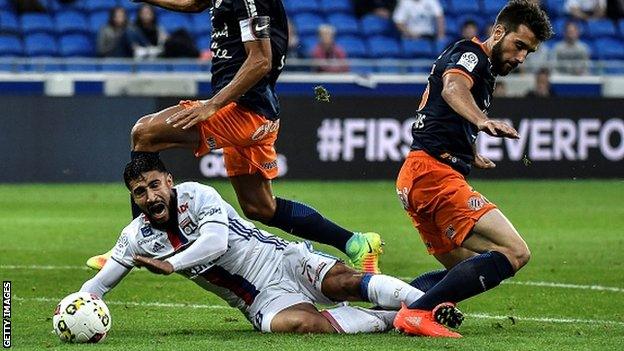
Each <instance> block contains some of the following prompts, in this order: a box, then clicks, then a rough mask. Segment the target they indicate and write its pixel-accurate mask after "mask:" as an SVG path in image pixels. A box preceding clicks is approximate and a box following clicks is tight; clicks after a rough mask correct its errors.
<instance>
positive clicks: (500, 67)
mask: <svg viewBox="0 0 624 351" xmlns="http://www.w3.org/2000/svg"><path fill="white" fill-rule="evenodd" d="M552 34H553V33H552V27H551V24H550V21H549V19H548V16H547V15H546V13H545V12H544V11H543V10H541V9H540V8H539V7H538V6H537V5H535V4H533V3H531V2H529V1H526V0H512V1H510V2H509V3H508V4H507V5H506V6H505V7H504V8H503V9H502V10H501V11H500V13H499V14H498V16H497V18H496V23H495V24H494V28H493V32H492V33H491V35H490V37H489V38H488V39H487V40H486V41H485V42H479V41H478V40H477V39H476V38H475V39H472V40H462V41H459V42H457V43H455V44H454V45H452V46H451V47H449V48H448V49H447V50H446V51H444V52H443V53H442V54H441V55H440V57H439V58H438V59H437V60H436V62H435V64H434V66H433V69H432V71H431V74H430V76H429V82H428V86H427V89H426V91H425V93H424V95H423V98H422V101H421V104H420V107H419V110H418V116H417V119H416V122H415V123H414V125H413V126H412V134H413V137H414V142H413V144H412V148H411V149H412V151H411V152H410V153H409V154H408V156H407V158H406V160H405V163H404V164H403V166H402V168H401V171H400V173H399V176H398V179H397V182H396V187H397V193H398V195H399V197H400V199H401V202H402V203H403V206H404V208H405V210H406V211H407V213H408V214H409V216H410V217H411V219H412V221H413V223H414V225H415V226H416V228H417V229H418V232H419V233H420V235H421V237H422V239H423V241H424V242H425V245H426V247H427V250H428V251H429V253H430V254H432V255H434V256H435V258H436V259H437V260H438V261H439V262H440V263H442V264H443V265H444V266H445V267H446V270H442V271H436V272H430V273H427V274H425V275H423V276H420V277H418V278H416V279H415V280H414V281H413V282H412V284H413V285H414V286H415V287H417V288H419V289H421V290H423V291H426V293H425V295H424V296H423V297H422V298H420V299H418V301H416V302H415V303H413V304H411V305H408V306H404V307H403V308H402V309H401V311H400V312H399V314H398V315H397V318H396V319H395V322H394V325H395V327H397V329H399V330H402V331H404V332H406V333H409V334H415V335H431V334H438V335H441V336H448V337H458V336H459V334H457V333H455V332H452V331H449V330H446V329H445V328H444V327H442V326H441V325H440V324H438V323H436V320H435V319H436V318H435V317H434V316H437V314H435V311H436V306H438V305H439V304H441V303H443V302H445V301H450V302H453V303H457V302H459V301H462V300H465V299H467V298H470V297H472V296H475V295H477V294H480V293H482V292H484V291H486V290H489V289H491V288H494V287H496V286H497V285H498V284H500V282H501V281H503V280H505V279H507V278H509V277H511V276H513V275H514V274H515V273H516V272H517V271H518V270H519V269H521V268H522V267H523V266H524V265H526V264H527V262H528V261H529V257H530V253H529V249H528V247H527V245H526V243H525V242H524V240H523V239H522V237H521V236H520V234H519V233H518V231H517V230H516V229H515V228H514V226H513V225H512V224H511V222H510V221H509V220H508V219H507V218H506V217H505V216H504V215H503V213H502V212H501V211H500V210H498V209H497V208H496V206H495V205H494V204H493V203H491V202H489V201H488V200H487V199H486V198H485V197H483V196H482V195H481V194H480V193H478V192H477V191H475V190H474V189H473V188H472V187H471V186H470V185H469V184H468V183H467V182H466V178H465V177H466V176H467V175H468V173H469V172H470V169H471V167H473V166H474V167H477V168H483V169H490V168H493V167H494V166H495V165H494V163H493V162H491V161H490V160H488V159H487V158H486V157H484V156H482V155H479V154H478V153H477V152H476V149H475V141H476V138H477V134H478V133H479V132H485V133H487V134H489V135H491V136H493V137H498V138H512V139H518V138H519V137H520V136H519V135H518V133H517V132H516V130H515V129H514V128H513V127H512V126H510V125H509V124H507V123H505V122H502V121H497V120H494V119H490V118H489V117H488V116H487V112H488V109H489V107H490V102H491V99H492V93H493V91H494V85H495V81H496V77H497V76H505V75H507V74H509V73H510V72H511V71H512V70H513V69H514V68H516V67H517V66H518V65H520V64H522V63H523V62H524V60H525V59H526V57H527V55H528V54H529V53H531V52H534V51H535V50H536V49H537V47H538V45H539V44H540V43H541V42H543V41H545V40H548V39H549V38H550V37H551V36H552ZM432 312H433V313H432ZM437 322H445V321H440V320H437ZM446 322H448V321H446Z"/></svg>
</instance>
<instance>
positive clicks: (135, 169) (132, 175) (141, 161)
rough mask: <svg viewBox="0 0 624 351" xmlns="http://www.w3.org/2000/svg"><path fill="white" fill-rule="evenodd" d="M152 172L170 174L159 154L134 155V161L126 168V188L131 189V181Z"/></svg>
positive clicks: (143, 153)
mask: <svg viewBox="0 0 624 351" xmlns="http://www.w3.org/2000/svg"><path fill="white" fill-rule="evenodd" d="M150 171H159V172H163V173H169V171H167V168H166V167H165V164H164V163H163V162H162V161H161V160H160V157H158V154H157V153H153V152H142V153H137V154H135V155H133V157H132V160H131V161H130V162H128V163H127V164H126V167H125V168H124V173H123V177H124V182H125V183H126V187H127V188H128V189H130V182H131V181H133V180H137V179H141V178H142V177H143V173H146V172H150Z"/></svg>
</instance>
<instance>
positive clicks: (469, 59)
mask: <svg viewBox="0 0 624 351" xmlns="http://www.w3.org/2000/svg"><path fill="white" fill-rule="evenodd" d="M478 63H479V57H478V56H477V54H475V53H474V52H465V53H463V54H462V55H461V57H460V58H459V61H457V64H458V65H460V66H462V67H464V68H465V69H467V70H468V72H472V71H473V70H474V69H475V67H476V66H477V64H478Z"/></svg>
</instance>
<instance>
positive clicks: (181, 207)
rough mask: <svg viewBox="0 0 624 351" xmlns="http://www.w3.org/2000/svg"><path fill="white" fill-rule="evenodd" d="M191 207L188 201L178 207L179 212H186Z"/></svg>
mask: <svg viewBox="0 0 624 351" xmlns="http://www.w3.org/2000/svg"><path fill="white" fill-rule="evenodd" d="M188 208H189V204H188V202H185V203H183V204H182V205H180V207H178V213H179V214H182V213H184V212H186V211H187V210H188Z"/></svg>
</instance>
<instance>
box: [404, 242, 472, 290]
mask: <svg viewBox="0 0 624 351" xmlns="http://www.w3.org/2000/svg"><path fill="white" fill-rule="evenodd" d="M475 255H478V254H477V253H476V252H474V251H471V250H468V249H465V248H463V247H458V248H456V249H454V250H452V251H450V252H445V253H440V254H434V256H435V258H436V259H437V260H438V262H440V263H442V265H443V266H444V267H445V268H444V269H438V270H434V271H430V272H426V273H423V274H421V275H419V276H418V277H416V278H414V280H412V281H411V282H410V285H411V286H413V287H415V288H417V289H418V290H422V291H424V292H427V291H429V289H431V288H432V287H433V286H435V285H436V284H438V283H439V282H440V281H441V280H442V279H443V278H444V277H445V276H446V274H447V273H448V270H449V269H451V268H453V267H455V266H456V265H457V264H458V263H460V262H462V261H464V260H466V259H468V258H470V257H472V256H475Z"/></svg>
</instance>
